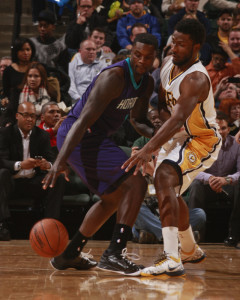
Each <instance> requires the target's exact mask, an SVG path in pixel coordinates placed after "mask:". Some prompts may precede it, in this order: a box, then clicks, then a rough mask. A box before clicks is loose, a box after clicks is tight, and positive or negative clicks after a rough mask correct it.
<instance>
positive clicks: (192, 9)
mask: <svg viewBox="0 0 240 300" xmlns="http://www.w3.org/2000/svg"><path fill="white" fill-rule="evenodd" d="M184 4H185V7H184V8H182V9H181V10H180V11H179V12H178V13H176V14H174V15H172V16H171V17H170V19H169V20H168V35H169V36H170V35H172V34H173V31H174V28H175V25H176V24H177V23H178V22H179V21H180V20H182V18H183V16H184V15H185V14H190V15H192V16H195V17H196V19H197V20H198V21H199V22H200V23H202V24H203V26H204V27H205V30H206V34H207V35H208V34H210V30H211V25H210V22H209V20H208V19H207V18H206V17H205V15H204V13H202V12H200V11H199V10H198V4H199V0H184Z"/></svg>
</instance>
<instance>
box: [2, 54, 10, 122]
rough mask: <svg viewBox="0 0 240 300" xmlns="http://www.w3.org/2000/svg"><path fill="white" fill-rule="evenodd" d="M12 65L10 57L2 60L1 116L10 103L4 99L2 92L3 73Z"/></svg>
mask: <svg viewBox="0 0 240 300" xmlns="http://www.w3.org/2000/svg"><path fill="white" fill-rule="evenodd" d="M11 64H12V59H11V57H10V56H4V57H2V58H1V59H0V75H1V78H0V116H1V115H2V113H4V111H5V110H6V105H7V102H8V99H7V98H4V96H3V90H2V88H1V87H2V76H3V71H4V70H5V69H6V67H8V66H10V65H11Z"/></svg>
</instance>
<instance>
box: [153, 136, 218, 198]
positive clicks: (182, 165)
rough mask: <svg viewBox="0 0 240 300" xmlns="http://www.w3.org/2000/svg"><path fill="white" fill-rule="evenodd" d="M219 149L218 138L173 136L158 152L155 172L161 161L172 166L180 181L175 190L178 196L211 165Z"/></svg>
mask: <svg viewBox="0 0 240 300" xmlns="http://www.w3.org/2000/svg"><path fill="white" fill-rule="evenodd" d="M220 148H221V138H220V137H219V136H210V137H209V136H208V137H201V138H200V137H189V136H188V135H182V134H181V135H175V136H174V137H173V138H172V139H171V140H169V141H168V142H167V143H166V144H164V145H163V146H162V148H161V150H160V151H159V153H158V157H157V162H156V168H155V172H156V170H157V168H158V167H159V165H160V164H161V163H162V162H163V161H164V163H168V164H171V165H172V166H174V167H175V168H176V171H177V172H178V174H179V179H180V185H179V186H177V187H176V188H175V191H176V194H179V195H180V194H182V193H183V192H184V191H186V189H187V188H188V187H189V185H190V184H191V182H192V181H193V179H194V178H195V177H196V176H197V174H198V173H199V172H201V171H204V170H206V169H208V168H209V167H210V166H211V165H212V164H213V162H214V161H215V160H216V159H217V157H218V152H219V150H220ZM155 172H154V176H155Z"/></svg>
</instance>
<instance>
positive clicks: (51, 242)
mask: <svg viewBox="0 0 240 300" xmlns="http://www.w3.org/2000/svg"><path fill="white" fill-rule="evenodd" d="M68 239H69V236H68V232H67V229H66V228H65V226H64V225H63V224H62V223H61V222H59V221H58V220H55V219H43V220H40V221H38V222H37V223H36V224H35V225H34V226H33V228H32V229H31V232H30V235H29V240H30V244H31V246H32V249H33V250H34V251H35V252H36V253H37V254H38V255H40V256H44V257H55V256H58V255H60V254H61V253H62V252H63V251H64V249H65V248H66V246H67V243H68Z"/></svg>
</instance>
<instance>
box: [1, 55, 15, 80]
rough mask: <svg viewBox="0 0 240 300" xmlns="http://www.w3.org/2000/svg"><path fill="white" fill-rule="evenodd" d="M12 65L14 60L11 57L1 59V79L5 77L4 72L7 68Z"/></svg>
mask: <svg viewBox="0 0 240 300" xmlns="http://www.w3.org/2000/svg"><path fill="white" fill-rule="evenodd" d="M11 63H12V58H11V57H10V56H3V57H2V58H1V59H0V74H1V77H2V76H3V71H4V70H5V69H6V67H8V66H10V65H11Z"/></svg>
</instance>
